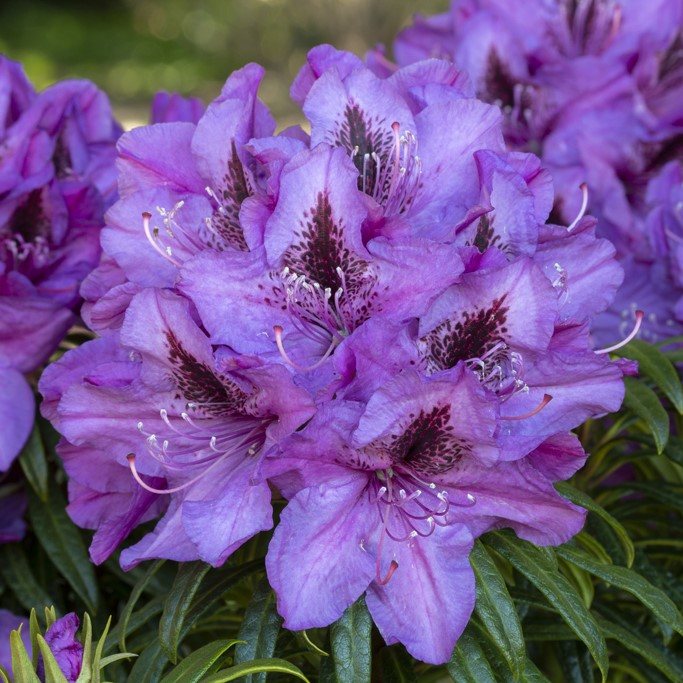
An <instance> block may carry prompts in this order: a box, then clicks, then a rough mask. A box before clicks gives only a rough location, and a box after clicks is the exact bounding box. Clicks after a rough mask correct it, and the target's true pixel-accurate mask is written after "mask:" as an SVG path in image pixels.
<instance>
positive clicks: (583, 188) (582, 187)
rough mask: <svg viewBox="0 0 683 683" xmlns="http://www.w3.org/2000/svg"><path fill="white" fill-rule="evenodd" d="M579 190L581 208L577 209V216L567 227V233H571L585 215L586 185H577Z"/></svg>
mask: <svg viewBox="0 0 683 683" xmlns="http://www.w3.org/2000/svg"><path fill="white" fill-rule="evenodd" d="M579 189H580V190H581V194H582V197H581V208H580V209H579V213H578V214H577V216H576V218H575V219H574V220H573V221H572V222H571V223H570V224H569V225H568V226H567V232H571V231H572V230H573V229H574V228H575V227H576V226H577V225H578V224H579V221H580V220H581V219H582V218H583V216H584V214H585V213H586V209H587V208H588V185H586V183H581V185H579Z"/></svg>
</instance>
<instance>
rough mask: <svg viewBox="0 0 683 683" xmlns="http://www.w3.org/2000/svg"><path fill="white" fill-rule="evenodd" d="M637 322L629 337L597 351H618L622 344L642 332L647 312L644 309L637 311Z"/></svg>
mask: <svg viewBox="0 0 683 683" xmlns="http://www.w3.org/2000/svg"><path fill="white" fill-rule="evenodd" d="M635 315H636V324H635V325H634V326H633V329H632V330H631V332H630V333H629V335H628V336H627V337H625V338H624V339H622V340H621V341H620V342H618V343H617V344H613V345H612V346H608V347H607V348H605V349H598V350H597V351H596V352H595V353H612V351H617V350H618V349H620V348H621V347H622V346H626V344H628V343H629V342H630V341H631V340H632V339H633V338H634V337H635V336H636V335H637V334H638V332H640V326H641V325H642V324H643V318H644V317H645V313H644V312H643V311H636V314H635Z"/></svg>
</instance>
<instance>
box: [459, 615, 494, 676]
mask: <svg viewBox="0 0 683 683" xmlns="http://www.w3.org/2000/svg"><path fill="white" fill-rule="evenodd" d="M448 673H449V674H450V675H451V676H452V677H453V680H454V681H455V682H456V683H496V677H495V675H494V673H493V669H492V668H491V664H490V663H489V661H488V659H487V658H486V653H485V652H484V650H483V648H482V646H481V645H480V644H479V641H478V639H477V636H476V634H475V632H474V631H473V630H472V629H471V628H468V629H466V630H465V632H464V633H463V634H462V635H461V636H460V638H459V639H458V643H457V645H456V646H455V650H454V651H453V656H452V657H451V661H450V662H449V663H448Z"/></svg>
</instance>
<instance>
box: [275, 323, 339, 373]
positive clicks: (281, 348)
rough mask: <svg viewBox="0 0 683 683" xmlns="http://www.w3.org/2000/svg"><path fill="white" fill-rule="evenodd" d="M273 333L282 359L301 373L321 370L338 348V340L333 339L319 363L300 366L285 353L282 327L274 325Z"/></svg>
mask: <svg viewBox="0 0 683 683" xmlns="http://www.w3.org/2000/svg"><path fill="white" fill-rule="evenodd" d="M273 332H275V344H276V345H277V350H278V351H279V352H280V355H281V356H282V359H283V360H284V361H285V363H287V364H288V365H291V366H292V367H293V368H294V369H296V370H299V371H300V372H310V371H311V370H315V369H316V368H319V367H320V366H321V365H322V364H323V363H324V362H325V361H326V360H327V359H328V358H329V357H330V355H331V354H332V352H333V351H334V349H335V348H336V347H337V340H336V339H333V340H332V343H331V344H330V346H329V347H328V349H327V351H325V353H324V354H323V356H322V357H321V358H320V360H319V361H317V362H315V363H313V364H312V365H300V364H299V363H296V362H295V361H293V360H292V359H291V358H290V357H289V355H288V354H287V351H285V345H284V343H283V341H282V332H283V329H282V326H281V325H273Z"/></svg>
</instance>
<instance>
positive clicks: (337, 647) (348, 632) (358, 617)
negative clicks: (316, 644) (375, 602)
mask: <svg viewBox="0 0 683 683" xmlns="http://www.w3.org/2000/svg"><path fill="white" fill-rule="evenodd" d="M371 631H372V618H371V617H370V613H369V612H368V608H367V607H366V606H365V600H364V599H363V598H362V597H361V598H359V599H358V600H356V602H355V603H353V605H351V606H350V607H349V608H348V609H347V610H346V611H345V612H344V614H343V615H342V616H341V619H339V620H338V621H336V622H335V623H334V624H332V626H331V628H330V643H331V646H332V657H333V659H334V669H335V675H336V680H337V681H338V683H370V675H371V672H372V650H371V646H370V635H371Z"/></svg>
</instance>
